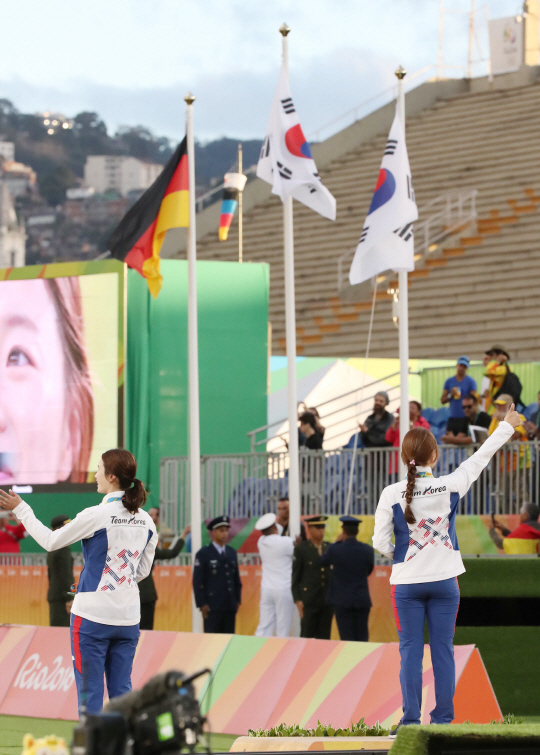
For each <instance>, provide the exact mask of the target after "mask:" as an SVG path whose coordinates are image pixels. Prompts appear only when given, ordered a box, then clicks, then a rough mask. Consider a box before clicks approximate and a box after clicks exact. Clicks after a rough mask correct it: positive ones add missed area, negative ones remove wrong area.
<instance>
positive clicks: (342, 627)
mask: <svg viewBox="0 0 540 755" xmlns="http://www.w3.org/2000/svg"><path fill="white" fill-rule="evenodd" d="M361 521H362V520H361V519H357V517H355V516H342V517H340V522H341V523H342V530H343V532H342V534H341V535H340V537H339V539H338V541H337V542H335V543H333V544H332V545H331V546H330V547H329V548H328V550H327V551H326V552H325V553H323V554H322V556H321V557H320V561H319V563H320V564H321V566H326V565H330V566H331V567H332V579H331V580H330V588H329V590H328V597H327V602H328V603H329V604H330V605H331V606H333V607H334V613H335V616H336V622H337V626H338V630H339V637H340V639H342V640H356V641H357V642H367V641H368V618H369V611H370V609H371V598H370V596H369V588H368V581H367V578H368V577H369V575H370V574H371V572H372V571H373V567H374V565H375V551H374V550H373V548H372V547H371V546H370V545H367V544H366V543H362V542H360V541H359V540H357V535H358V526H359V525H360V523H361Z"/></svg>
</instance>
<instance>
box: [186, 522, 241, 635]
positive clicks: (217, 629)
mask: <svg viewBox="0 0 540 755" xmlns="http://www.w3.org/2000/svg"><path fill="white" fill-rule="evenodd" d="M230 526H231V522H230V519H229V517H228V516H218V517H216V518H215V519H212V521H211V522H210V523H209V524H207V528H208V531H209V533H210V538H211V540H212V542H211V543H210V545H205V546H204V547H203V548H201V550H200V551H199V552H198V553H197V554H196V555H195V566H194V568H193V592H194V594H195V603H196V605H197V608H200V609H201V613H202V615H203V619H204V631H205V632H213V633H215V634H234V625H235V621H236V612H237V610H238V606H239V605H240V603H241V596H242V582H241V581H240V572H239V571H238V558H237V556H236V551H235V550H234V548H231V547H230V546H228V545H227V540H228V539H229V528H230Z"/></svg>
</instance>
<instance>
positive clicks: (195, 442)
mask: <svg viewBox="0 0 540 755" xmlns="http://www.w3.org/2000/svg"><path fill="white" fill-rule="evenodd" d="M184 100H185V102H186V104H187V108H186V137H187V153H188V172H189V228H188V249H187V259H188V386H189V388H188V391H189V393H188V396H189V478H190V498H191V568H192V569H193V566H194V563H195V554H196V553H197V551H199V550H200V548H201V546H202V537H201V524H202V522H201V441H200V430H199V344H198V328H197V233H196V227H195V144H194V139H193V103H194V102H195V97H194V96H193V95H192V94H191V93H189V92H188V94H187V95H186V96H185V97H184ZM191 615H192V618H191V631H192V632H198V633H201V632H202V631H203V621H202V614H201V612H200V611H199V609H198V608H197V607H196V605H195V598H194V596H193V592H192V600H191Z"/></svg>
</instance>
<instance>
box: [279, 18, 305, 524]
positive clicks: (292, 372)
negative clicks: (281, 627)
mask: <svg viewBox="0 0 540 755" xmlns="http://www.w3.org/2000/svg"><path fill="white" fill-rule="evenodd" d="M279 31H280V34H281V35H282V46H283V67H284V68H285V71H286V72H287V75H288V74H289V46H288V35H289V32H290V28H289V27H288V26H287V24H283V26H281V27H280V29H279ZM283 249H284V275H285V337H286V341H287V345H286V351H287V399H288V416H289V535H290V536H291V537H293V538H295V537H296V536H297V535H299V534H300V472H299V460H298V405H297V394H296V302H295V293H294V234H293V200H292V197H288V198H287V199H286V200H285V202H284V203H283Z"/></svg>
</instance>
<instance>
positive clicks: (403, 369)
mask: <svg viewBox="0 0 540 755" xmlns="http://www.w3.org/2000/svg"><path fill="white" fill-rule="evenodd" d="M406 75H407V71H406V70H405V69H404V68H402V66H399V68H398V69H397V71H396V77H397V80H398V98H397V106H398V113H399V119H400V121H401V124H402V126H403V136H405V93H404V91H403V79H404V78H405V76H406ZM413 243H414V237H413ZM398 279H399V385H400V409H399V414H400V422H399V444H400V447H401V446H402V445H403V438H404V437H405V434H406V433H407V431H408V429H409V290H408V285H409V282H408V275H407V271H406V270H400V271H399V273H398ZM399 472H400V477H401V479H404V478H405V476H406V470H405V465H404V464H403V462H402V461H401V454H400V457H399Z"/></svg>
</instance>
